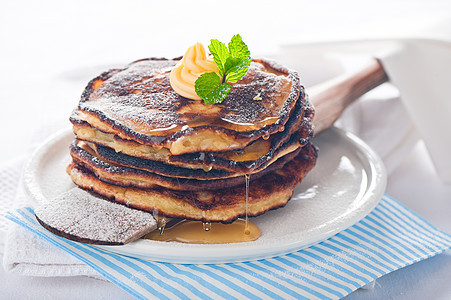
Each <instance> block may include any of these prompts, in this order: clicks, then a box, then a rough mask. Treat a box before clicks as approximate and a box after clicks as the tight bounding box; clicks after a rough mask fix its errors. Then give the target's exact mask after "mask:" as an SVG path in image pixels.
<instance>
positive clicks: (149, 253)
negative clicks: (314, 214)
mask: <svg viewBox="0 0 451 300" xmlns="http://www.w3.org/2000/svg"><path fill="white" fill-rule="evenodd" d="M69 131H70V132H72V130H70V127H68V128H63V129H61V130H59V131H58V132H56V133H55V134H53V135H51V136H50V137H49V138H47V139H46V140H45V141H44V142H42V144H41V145H40V146H39V147H38V148H37V149H36V150H35V151H34V152H33V154H32V155H31V157H30V159H29V160H28V162H27V163H26V165H25V168H24V169H23V178H24V180H23V185H24V187H25V191H26V192H27V194H28V196H30V197H31V198H32V199H33V200H34V204H38V203H40V202H41V201H45V200H46V198H45V196H44V195H42V194H41V190H40V186H39V183H38V180H37V179H36V172H37V171H38V166H39V163H40V161H41V159H42V158H43V156H44V155H46V154H48V151H49V149H50V148H51V146H52V145H54V144H57V143H58V142H61V139H64V138H66V137H67V136H68V135H69V134H70V133H69ZM327 131H333V132H334V133H335V134H338V135H339V136H340V138H344V139H347V140H348V141H349V142H351V144H352V145H353V146H354V147H356V150H360V152H361V153H362V154H363V156H364V157H365V158H366V159H367V160H365V161H366V162H368V163H369V169H368V168H364V169H365V171H366V172H368V171H371V181H368V184H367V189H366V192H365V193H364V195H362V199H363V201H362V202H363V203H364V204H365V205H366V207H365V209H364V210H363V211H359V212H360V213H359V212H357V210H354V211H353V212H354V213H353V214H348V215H347V216H346V218H345V219H343V220H342V222H341V223H342V224H341V225H340V226H335V227H333V228H329V229H328V230H326V231H323V232H321V234H317V235H314V236H310V237H309V238H308V239H305V240H303V241H302V242H301V241H296V242H291V243H285V244H284V245H283V246H280V245H273V246H270V245H267V244H266V243H265V244H264V245H259V246H257V247H255V245H254V246H252V247H249V242H246V243H238V244H210V245H208V244H207V245H204V244H202V245H200V244H185V245H184V248H185V249H187V248H188V249H190V250H191V255H189V256H183V257H181V256H180V249H181V247H180V246H179V245H180V244H179V243H177V245H175V243H167V242H165V244H164V246H163V247H158V246H157V247H155V245H162V244H161V243H162V242H156V241H149V240H138V241H135V242H133V243H130V244H127V245H123V246H100V245H93V246H94V247H96V248H99V249H103V250H105V251H108V252H113V253H116V254H121V255H125V256H130V257H134V258H139V259H143V260H147V261H157V262H168V263H181V264H192V263H195V264H211V263H230V262H245V261H252V260H257V259H264V258H270V257H275V256H279V255H283V254H287V253H290V252H294V251H299V250H301V249H305V248H307V247H310V246H312V245H313V244H317V243H320V242H321V241H324V240H326V239H328V238H330V237H332V236H333V235H335V234H337V233H339V232H341V231H343V230H345V229H347V228H349V227H351V226H352V225H354V224H355V223H357V222H358V221H360V220H361V219H363V218H364V217H365V216H366V215H367V214H368V213H370V212H371V211H372V210H373V209H374V208H375V207H376V206H377V204H378V203H379V201H380V198H381V197H382V196H383V194H384V192H385V188H386V182H387V174H386V171H385V167H384V164H383V162H382V160H381V158H380V157H379V156H378V155H377V153H376V152H375V151H374V150H373V149H372V148H371V147H370V146H368V145H367V144H366V143H365V142H364V141H363V140H361V139H360V138H359V137H357V136H356V135H354V134H352V133H350V132H348V131H345V130H343V129H340V128H337V127H333V128H330V129H328V130H327ZM360 159H362V158H360ZM74 186H75V185H74ZM173 244H174V245H173ZM218 245H220V246H218ZM143 248H144V249H143ZM231 249H234V250H236V251H231ZM162 250H164V254H163V255H162V254H161V252H162ZM211 250H215V251H214V253H215V254H216V255H214V256H213V255H211V252H212V251H211ZM237 251H239V254H234V253H232V254H231V252H237ZM193 254H194V255H193ZM207 254H209V255H207Z"/></svg>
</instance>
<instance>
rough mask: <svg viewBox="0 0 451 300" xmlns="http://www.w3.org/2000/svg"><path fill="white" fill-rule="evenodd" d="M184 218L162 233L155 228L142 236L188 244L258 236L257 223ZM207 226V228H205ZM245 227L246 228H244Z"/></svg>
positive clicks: (218, 242) (241, 240)
mask: <svg viewBox="0 0 451 300" xmlns="http://www.w3.org/2000/svg"><path fill="white" fill-rule="evenodd" d="M205 224H206V223H203V222H201V221H189V220H184V221H181V222H180V223H178V224H176V225H174V226H172V227H170V228H166V229H165V230H164V231H163V233H162V234H160V232H159V230H155V231H153V232H151V233H149V234H147V235H146V236H145V237H144V238H145V239H149V240H154V241H162V242H180V243H190V244H226V243H242V242H250V241H255V240H256V239H258V238H259V237H260V234H261V233H260V229H259V228H258V227H257V225H255V224H253V223H251V222H249V221H248V222H247V226H246V220H242V219H238V220H236V221H234V222H233V223H230V224H223V223H209V224H207V225H205ZM205 226H208V228H209V229H208V230H205V228H204V227H205ZM246 229H247V230H246Z"/></svg>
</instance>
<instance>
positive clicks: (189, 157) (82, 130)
mask: <svg viewBox="0 0 451 300" xmlns="http://www.w3.org/2000/svg"><path fill="white" fill-rule="evenodd" d="M313 115H314V110H313V107H312V105H311V103H310V102H309V101H308V99H305V103H303V102H302V101H297V103H296V107H295V110H294V112H293V114H292V116H291V117H290V119H289V120H288V122H287V123H286V125H285V128H284V130H283V131H281V132H277V133H276V134H273V135H271V136H270V137H269V138H268V139H265V138H263V137H262V138H259V139H258V140H256V141H254V142H252V143H250V144H249V145H247V146H246V147H245V148H244V149H241V150H235V151H225V152H204V151H202V152H197V153H189V154H182V155H171V153H170V152H169V150H168V149H166V148H161V149H155V148H154V147H152V146H148V145H142V144H139V143H137V142H133V141H128V140H123V139H121V138H119V137H118V136H115V135H113V134H108V133H104V132H101V131H99V130H97V129H95V128H94V127H91V126H90V125H89V124H88V123H87V122H84V121H81V120H80V119H79V118H78V117H77V115H76V113H75V114H73V115H72V116H71V122H72V123H73V125H74V133H75V134H76V136H77V138H78V139H80V140H83V141H89V142H93V143H95V144H96V146H95V147H96V148H97V149H104V148H102V147H100V146H106V147H109V148H112V149H114V150H115V152H120V153H124V154H127V155H129V156H133V157H139V158H143V159H148V160H153V161H157V162H164V163H167V164H171V165H174V166H179V167H183V168H190V169H204V170H206V171H209V170H211V169H220V170H227V171H230V172H240V173H243V172H246V173H250V172H252V171H253V170H254V169H256V168H261V167H264V166H265V165H269V164H270V163H272V162H273V161H274V159H273V158H274V155H275V154H276V153H280V151H277V149H278V148H279V147H280V146H281V145H282V144H283V143H285V142H287V141H288V140H289V139H290V138H291V137H292V135H293V134H295V133H297V134H298V137H299V140H300V146H302V145H303V144H306V143H307V142H308V141H309V140H310V138H311V137H312V135H313V126H312V122H311V121H312V118H313ZM106 151H107V150H105V151H104V152H106ZM293 151H294V149H293ZM116 162H117V161H116ZM117 163H120V162H117ZM122 165H124V164H122Z"/></svg>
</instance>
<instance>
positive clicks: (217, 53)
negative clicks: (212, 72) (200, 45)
mask: <svg viewBox="0 0 451 300" xmlns="http://www.w3.org/2000/svg"><path fill="white" fill-rule="evenodd" d="M208 49H209V50H210V53H211V55H213V60H214V61H215V63H216V65H218V70H219V74H220V75H221V76H222V75H224V64H225V62H226V60H227V57H229V55H230V54H229V50H227V47H226V45H225V44H224V43H222V42H220V41H218V40H216V39H212V40H210V45H208Z"/></svg>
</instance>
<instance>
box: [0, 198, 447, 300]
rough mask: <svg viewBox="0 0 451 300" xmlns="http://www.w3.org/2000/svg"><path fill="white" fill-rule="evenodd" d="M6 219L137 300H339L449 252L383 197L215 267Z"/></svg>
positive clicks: (26, 211)
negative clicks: (265, 254) (288, 245)
mask: <svg viewBox="0 0 451 300" xmlns="http://www.w3.org/2000/svg"><path fill="white" fill-rule="evenodd" d="M6 217H7V218H9V219H10V220H12V221H14V222H16V223H17V224H19V225H21V226H23V227H25V228H27V229H28V230H30V231H32V232H34V233H35V234H37V235H39V236H41V237H42V238H44V239H46V240H47V241H49V242H50V243H52V244H54V245H56V246H57V247H59V248H62V249H64V250H65V251H67V252H68V253H70V254H72V255H73V256H75V257H77V258H78V259H80V260H81V261H83V262H85V263H86V264H88V265H89V266H91V267H92V268H94V269H95V270H96V271H97V272H99V274H101V275H102V276H104V277H105V278H107V279H108V280H110V281H111V282H113V283H115V284H117V285H118V286H120V287H121V288H123V289H124V290H125V291H127V292H129V293H130V294H132V295H133V296H135V297H136V298H140V299H148V298H161V299H174V298H180V299H196V298H202V299H218V298H227V299H231V298H232V299H233V298H240V299H242V298H273V299H287V298H297V299H312V298H318V299H339V298H341V297H344V296H346V295H347V294H349V293H351V292H352V291H354V290H356V289H358V288H360V287H362V286H364V285H366V284H367V283H369V282H371V281H373V280H375V279H377V278H379V277H381V276H383V275H385V274H387V273H390V272H392V271H394V270H397V269H400V268H402V267H405V266H407V265H410V264H413V263H415V262H418V261H421V260H423V259H426V258H428V257H431V256H434V255H436V254H438V253H441V252H443V251H445V250H447V249H450V247H451V236H450V235H449V234H446V233H444V232H442V231H440V230H438V229H437V228H435V227H434V226H432V225H431V224H430V223H429V222H427V221H426V220H424V219H423V218H421V217H420V216H418V215H417V214H415V213H414V212H412V211H411V210H409V209H408V208H407V207H405V206H403V205H402V204H400V203H399V202H397V201H396V200H394V199H392V198H390V197H388V196H384V197H383V198H382V200H381V202H380V203H379V205H378V206H377V207H376V208H375V209H374V210H373V211H372V212H371V213H370V214H369V215H368V216H366V217H365V218H364V219H363V220H361V221H360V222H358V223H357V224H355V225H354V226H352V227H350V228H348V229H346V230H344V231H342V232H341V233H339V234H337V235H335V236H333V237H332V238H330V239H328V240H326V241H324V242H321V243H319V244H317V245H314V246H311V247H309V248H307V249H304V250H300V251H297V252H294V253H290V254H287V255H283V256H279V257H274V258H270V259H263V260H258V261H252V262H244V263H228V264H218V265H213V264H209V265H180V264H179V265H177V264H170V263H158V262H148V261H144V260H140V259H134V258H130V257H125V256H121V255H118V254H113V253H108V252H105V251H102V250H99V249H97V248H95V247H92V246H89V245H85V244H80V243H76V242H72V241H69V240H66V239H64V238H60V237H58V236H55V235H53V234H51V233H50V232H48V231H47V230H45V229H43V228H42V227H41V226H40V225H39V224H38V223H37V222H36V219H35V217H34V214H33V210H32V209H30V208H23V209H19V210H16V211H13V212H9V213H8V214H7V216H6Z"/></svg>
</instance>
